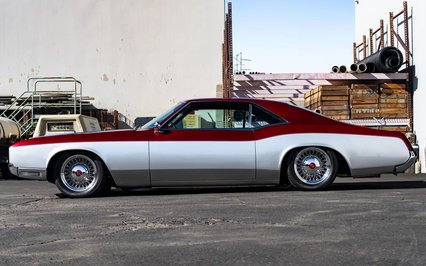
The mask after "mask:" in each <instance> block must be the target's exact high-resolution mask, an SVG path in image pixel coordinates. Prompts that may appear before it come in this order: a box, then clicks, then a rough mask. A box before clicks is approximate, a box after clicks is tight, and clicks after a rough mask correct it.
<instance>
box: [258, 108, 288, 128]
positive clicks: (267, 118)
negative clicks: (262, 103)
mask: <svg viewBox="0 0 426 266" xmlns="http://www.w3.org/2000/svg"><path fill="white" fill-rule="evenodd" d="M284 122H285V120H284V119H282V118H280V117H278V116H276V115H274V114H272V113H270V112H268V111H266V110H264V109H263V108H260V107H258V106H256V105H252V116H251V125H252V127H253V128H257V127H265V126H269V125H274V124H279V123H284Z"/></svg>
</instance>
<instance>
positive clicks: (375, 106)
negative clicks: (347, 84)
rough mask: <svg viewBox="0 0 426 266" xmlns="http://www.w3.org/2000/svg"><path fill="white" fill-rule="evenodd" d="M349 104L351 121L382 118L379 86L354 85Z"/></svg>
mask: <svg viewBox="0 0 426 266" xmlns="http://www.w3.org/2000/svg"><path fill="white" fill-rule="evenodd" d="M349 102H350V110H351V119H368V118H373V117H380V110H379V94H378V86H377V85H365V84H352V86H351V90H350V97H349Z"/></svg>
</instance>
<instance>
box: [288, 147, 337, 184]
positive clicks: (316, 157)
mask: <svg viewBox="0 0 426 266" xmlns="http://www.w3.org/2000/svg"><path fill="white" fill-rule="evenodd" d="M293 168H294V173H295V175H296V177H297V178H298V179H299V180H300V181H301V182H303V183H305V184H307V185H311V186H312V185H318V184H321V183H324V182H326V181H327V180H328V179H330V177H332V176H333V170H334V169H333V163H332V160H331V158H330V156H329V155H328V154H327V152H326V151H324V150H322V149H320V148H315V147H309V148H305V149H303V150H301V151H299V152H298V153H297V154H296V156H295V158H294V162H293Z"/></svg>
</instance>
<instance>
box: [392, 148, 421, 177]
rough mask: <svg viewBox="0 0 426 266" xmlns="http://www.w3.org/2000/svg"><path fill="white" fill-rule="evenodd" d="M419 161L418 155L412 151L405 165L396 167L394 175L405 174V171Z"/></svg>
mask: <svg viewBox="0 0 426 266" xmlns="http://www.w3.org/2000/svg"><path fill="white" fill-rule="evenodd" d="M416 160H417V155H416V153H415V152H414V151H410V158H409V159H408V160H407V161H406V162H405V163H403V164H400V165H397V166H395V169H394V173H395V174H397V173H403V172H404V171H405V170H407V169H408V168H409V167H410V166H411V165H413V163H415V162H416Z"/></svg>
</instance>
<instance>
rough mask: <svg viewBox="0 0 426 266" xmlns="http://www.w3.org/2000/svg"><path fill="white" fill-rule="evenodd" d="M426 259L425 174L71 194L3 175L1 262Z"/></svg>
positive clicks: (422, 262)
mask: <svg viewBox="0 0 426 266" xmlns="http://www.w3.org/2000/svg"><path fill="white" fill-rule="evenodd" d="M50 264H52V265H58V264H59V265H134V264H136V265H181V264H185V265H425V264H426V177H425V176H419V175H417V176H407V175H405V176H398V177H391V176H389V177H383V178H380V179H377V178H372V179H337V180H336V182H335V184H333V185H332V187H331V188H330V189H329V190H327V191H319V192H302V191H295V190H280V189H277V188H272V187H249V188H247V187H245V188H190V189H189V188H170V189H147V190H138V191H121V190H112V191H111V192H110V194H109V195H108V196H106V197H98V198H87V199H68V198H63V197H61V195H60V194H59V191H58V190H57V189H56V187H55V186H54V185H52V184H49V183H47V182H44V181H29V180H1V179H0V265H50Z"/></svg>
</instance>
